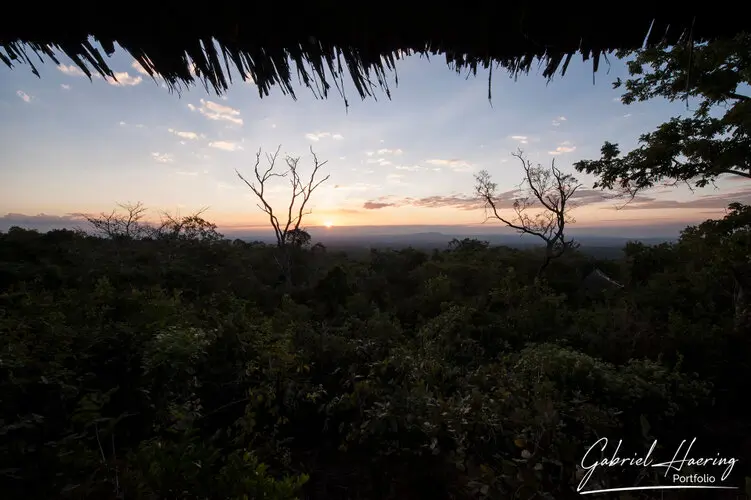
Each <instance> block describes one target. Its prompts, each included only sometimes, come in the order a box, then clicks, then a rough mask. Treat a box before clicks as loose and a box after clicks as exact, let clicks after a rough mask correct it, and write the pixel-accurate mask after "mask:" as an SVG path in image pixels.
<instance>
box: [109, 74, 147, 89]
mask: <svg viewBox="0 0 751 500" xmlns="http://www.w3.org/2000/svg"><path fill="white" fill-rule="evenodd" d="M114 75H115V77H114V78H112V77H110V76H108V77H107V78H105V80H106V81H107V83H109V84H110V85H115V86H117V87H132V86H134V85H138V84H139V83H141V82H142V81H143V78H141V77H140V76H130V75H129V74H128V73H127V72H126V71H123V72H119V73H115V74H114Z"/></svg>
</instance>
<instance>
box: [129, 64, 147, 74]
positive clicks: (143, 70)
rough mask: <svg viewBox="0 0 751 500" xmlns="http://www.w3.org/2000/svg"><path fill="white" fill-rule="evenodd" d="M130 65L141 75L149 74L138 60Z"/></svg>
mask: <svg viewBox="0 0 751 500" xmlns="http://www.w3.org/2000/svg"><path fill="white" fill-rule="evenodd" d="M130 67H131V68H133V69H134V70H136V71H137V72H138V73H141V74H142V75H146V76H149V72H148V71H146V70H145V69H144V67H143V66H141V64H140V63H139V62H138V61H133V64H131V65H130Z"/></svg>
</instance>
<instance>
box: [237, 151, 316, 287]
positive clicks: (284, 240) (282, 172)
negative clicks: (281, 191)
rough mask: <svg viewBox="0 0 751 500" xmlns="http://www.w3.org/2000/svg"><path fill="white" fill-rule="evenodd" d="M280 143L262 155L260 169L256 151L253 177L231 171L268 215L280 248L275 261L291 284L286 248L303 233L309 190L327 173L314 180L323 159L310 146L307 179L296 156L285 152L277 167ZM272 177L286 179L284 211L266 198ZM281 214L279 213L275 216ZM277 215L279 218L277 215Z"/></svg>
mask: <svg viewBox="0 0 751 500" xmlns="http://www.w3.org/2000/svg"><path fill="white" fill-rule="evenodd" d="M280 149H281V145H280V146H279V147H278V148H276V151H275V152H274V153H273V154H269V153H267V154H266V161H267V164H268V167H267V168H265V169H263V168H260V164H261V150H260V149H259V150H258V153H256V162H255V165H254V167H253V172H254V174H255V179H254V180H250V181H249V180H248V179H246V178H245V177H244V176H243V175H242V174H241V173H240V172H239V171H237V170H235V173H237V176H238V177H239V178H240V180H242V181H243V182H244V183H245V184H246V185H247V186H248V187H249V188H250V190H251V191H252V192H253V194H255V195H256V198H258V200H259V203H258V208H260V209H261V210H262V211H263V212H264V213H265V214H266V215H268V217H269V222H270V223H271V227H272V228H273V229H274V235H275V236H276V245H277V247H278V249H279V250H280V251H281V252H280V253H281V254H282V255H281V256H282V258H283V261H282V262H280V261H279V259H277V264H279V266H280V268H281V269H282V271H283V272H284V275H285V278H286V280H287V285H291V284H292V281H291V280H292V277H291V273H292V262H291V253H290V251H289V250H290V247H294V246H295V244H296V243H298V242H299V236H300V235H301V234H302V233H303V232H304V229H302V228H301V227H300V226H301V225H302V222H303V218H304V217H305V216H306V215H308V214H310V213H311V211H310V210H307V211H306V208H307V205H308V202H309V201H310V197H311V195H312V194H313V192H314V191H315V190H316V188H318V186H320V185H321V184H323V183H324V182H326V181H327V180H328V179H329V177H330V175H327V176H326V177H324V178H323V179H320V180H316V175H317V174H318V170H319V169H320V168H321V167H322V166H324V165H325V164H326V163H327V162H326V161H319V159H318V157H317V156H316V154H315V152H313V148H312V147H311V148H310V154H311V155H312V156H313V170H312V172H311V174H310V177H309V178H303V177H302V175H301V174H300V171H299V164H300V157H299V156H297V157H295V156H290V155H286V156H285V157H284V162H285V164H286V165H285V167H286V168H282V169H278V168H277V159H278V157H279V150H280ZM275 177H283V178H286V179H287V180H288V181H289V184H290V188H291V191H290V200H289V205H288V206H287V207H286V210H283V211H275V210H274V208H273V207H272V206H271V203H270V202H269V199H268V191H267V187H268V184H269V183H270V181H271V180H272V179H274V178H275ZM279 214H281V215H279ZM280 217H281V218H280Z"/></svg>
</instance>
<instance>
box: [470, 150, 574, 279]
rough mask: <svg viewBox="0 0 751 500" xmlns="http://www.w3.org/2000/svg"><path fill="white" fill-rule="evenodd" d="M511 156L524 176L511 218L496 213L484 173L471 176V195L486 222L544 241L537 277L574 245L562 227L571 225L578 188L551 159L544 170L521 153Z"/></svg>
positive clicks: (496, 202) (491, 188) (492, 185)
mask: <svg viewBox="0 0 751 500" xmlns="http://www.w3.org/2000/svg"><path fill="white" fill-rule="evenodd" d="M512 156H514V157H516V158H518V159H519V161H520V162H521V164H522V167H523V168H524V173H525V176H524V180H523V181H522V184H521V185H520V189H521V190H522V192H523V193H524V196H522V197H520V198H518V199H516V200H514V204H513V210H514V218H513V219H511V220H509V219H506V218H505V217H503V216H502V215H501V214H500V212H499V204H500V202H499V200H498V199H497V196H498V195H497V192H496V190H497V185H496V184H495V183H494V182H492V180H491V177H490V174H489V173H488V172H487V171H486V170H483V171H482V172H480V173H479V174H478V175H476V176H475V181H476V185H475V193H476V194H477V196H478V197H479V198H480V199H481V200H482V201H484V202H485V211H486V219H485V220H486V221H487V220H488V219H490V218H495V219H498V220H499V221H501V222H503V223H504V224H506V225H507V226H508V227H510V228H512V229H514V230H516V231H517V232H519V233H520V234H530V235H533V236H537V237H538V238H540V239H541V240H543V241H544V242H545V259H544V261H543V263H542V265H541V266H540V269H539V270H538V273H537V275H538V276H541V275H542V273H543V272H544V271H545V269H546V268H547V267H548V264H550V261H551V260H553V259H557V258H558V257H560V256H561V255H563V254H564V253H565V252H566V251H567V250H569V249H573V248H576V247H577V246H578V244H577V243H575V242H574V241H573V240H571V239H566V235H565V233H564V231H565V228H566V224H571V223H573V222H575V221H574V219H573V217H571V216H570V214H569V212H570V211H571V209H572V208H575V206H574V204H573V203H572V202H571V201H570V200H571V198H572V197H573V196H574V193H576V190H577V189H579V188H580V187H581V186H582V185H581V184H579V182H578V181H577V180H576V179H575V178H574V177H573V176H572V175H570V174H564V173H563V172H561V171H560V169H558V168H557V167H556V166H555V160H553V162H552V164H551V166H550V168H545V167H543V166H542V165H539V164H538V165H536V166H533V165H532V163H531V162H530V161H529V160H527V159H526V158H525V157H524V153H523V152H522V150H518V151H517V152H516V153H512Z"/></svg>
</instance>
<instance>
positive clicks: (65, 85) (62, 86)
mask: <svg viewBox="0 0 751 500" xmlns="http://www.w3.org/2000/svg"><path fill="white" fill-rule="evenodd" d="M60 87H61V88H62V89H63V90H70V85H68V84H67V83H61V84H60Z"/></svg>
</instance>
